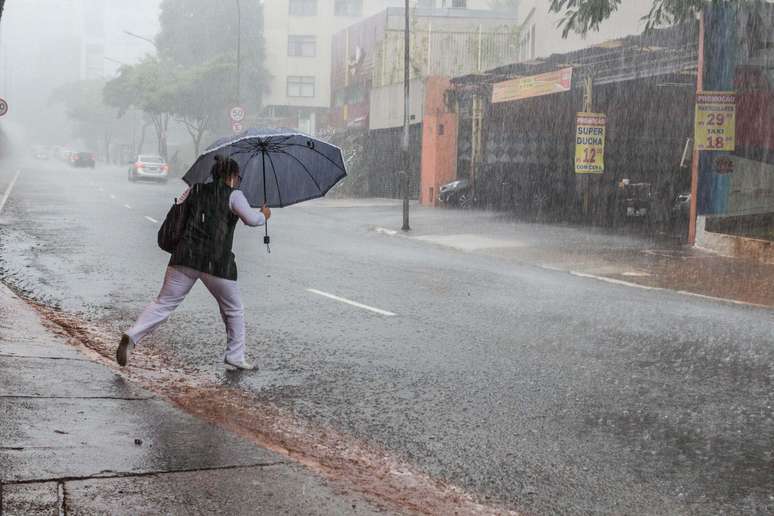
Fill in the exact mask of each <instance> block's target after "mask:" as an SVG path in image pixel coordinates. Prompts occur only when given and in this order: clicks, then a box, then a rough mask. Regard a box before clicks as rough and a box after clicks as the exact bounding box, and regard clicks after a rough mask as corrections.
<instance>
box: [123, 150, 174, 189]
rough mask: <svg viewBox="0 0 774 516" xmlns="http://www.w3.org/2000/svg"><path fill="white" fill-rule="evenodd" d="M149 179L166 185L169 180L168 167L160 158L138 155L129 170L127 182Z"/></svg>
mask: <svg viewBox="0 0 774 516" xmlns="http://www.w3.org/2000/svg"><path fill="white" fill-rule="evenodd" d="M139 179H149V180H153V181H161V182H163V183H166V182H167V180H168V179H169V165H167V163H166V161H164V158H162V157H161V156H153V155H151V154H140V155H139V156H137V160H136V161H135V162H134V163H132V166H131V168H130V169H129V181H137V180H139Z"/></svg>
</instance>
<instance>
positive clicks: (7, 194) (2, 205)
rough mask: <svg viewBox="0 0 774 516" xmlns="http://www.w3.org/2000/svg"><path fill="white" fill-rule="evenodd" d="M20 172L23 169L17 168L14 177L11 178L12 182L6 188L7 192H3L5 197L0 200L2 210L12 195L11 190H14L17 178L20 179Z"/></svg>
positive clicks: (0, 209)
mask: <svg viewBox="0 0 774 516" xmlns="http://www.w3.org/2000/svg"><path fill="white" fill-rule="evenodd" d="M20 174H21V170H17V171H16V175H15V176H13V179H11V184H9V185H8V188H6V189H5V193H4V194H3V199H2V200H0V212H1V211H3V208H4V207H5V201H7V200H8V196H10V195H11V190H13V187H14V186H15V185H16V180H17V179H19V175H20Z"/></svg>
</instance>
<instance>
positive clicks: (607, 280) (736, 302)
mask: <svg viewBox="0 0 774 516" xmlns="http://www.w3.org/2000/svg"><path fill="white" fill-rule="evenodd" d="M539 267H540V268H541V269H546V270H549V271H556V272H565V273H567V274H570V275H572V276H577V277H579V278H587V279H593V280H597V281H604V282H605V283H611V284H613V285H620V286H622V287H631V288H639V289H641V290H658V291H661V292H671V293H673V294H680V295H681V296H691V297H697V298H699V299H705V300H707V301H716V302H719V303H731V304H733V305H738V306H749V307H752V308H765V309H767V310H771V309H772V308H774V307H772V306H770V305H762V304H759V303H750V302H747V301H739V300H738V299H729V298H727V297H715V296H707V295H705V294H699V293H697V292H688V291H687V290H672V289H670V288H663V287H649V286H647V285H640V284H639V283H632V282H630V281H623V280H619V279H615V278H608V277H605V276H597V275H596V274H586V273H585V272H578V271H568V270H564V269H557V268H555V267H551V266H548V265H540V266H539Z"/></svg>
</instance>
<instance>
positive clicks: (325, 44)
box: [263, 0, 491, 133]
mask: <svg viewBox="0 0 774 516" xmlns="http://www.w3.org/2000/svg"><path fill="white" fill-rule="evenodd" d="M490 4H491V2H490V0H411V5H412V6H414V7H437V8H454V9H458V8H467V9H488V8H489V7H490ZM403 5H404V0H264V2H263V19H264V38H265V44H266V69H267V70H268V71H269V73H270V74H271V76H272V77H271V80H270V81H269V91H268V92H267V93H266V94H265V95H264V99H263V104H264V115H265V116H266V117H267V118H270V119H271V123H273V124H276V125H290V126H293V127H298V128H299V129H301V130H302V131H306V132H309V133H314V132H315V131H316V129H317V126H318V118H319V117H320V116H321V115H322V114H324V113H327V111H328V109H329V108H330V106H331V45H332V41H333V35H334V34H335V33H337V32H339V31H340V30H342V29H344V28H346V27H348V26H350V25H352V24H354V23H356V22H357V21H359V20H362V19H364V18H366V17H368V16H371V15H373V14H376V13H378V12H381V11H383V10H384V9H385V8H387V7H402V6H403Z"/></svg>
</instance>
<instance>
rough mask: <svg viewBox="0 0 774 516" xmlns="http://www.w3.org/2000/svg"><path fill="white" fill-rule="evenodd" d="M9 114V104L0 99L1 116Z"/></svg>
mask: <svg viewBox="0 0 774 516" xmlns="http://www.w3.org/2000/svg"><path fill="white" fill-rule="evenodd" d="M6 113H8V102H6V101H5V99H0V116H3V115H5V114H6Z"/></svg>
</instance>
